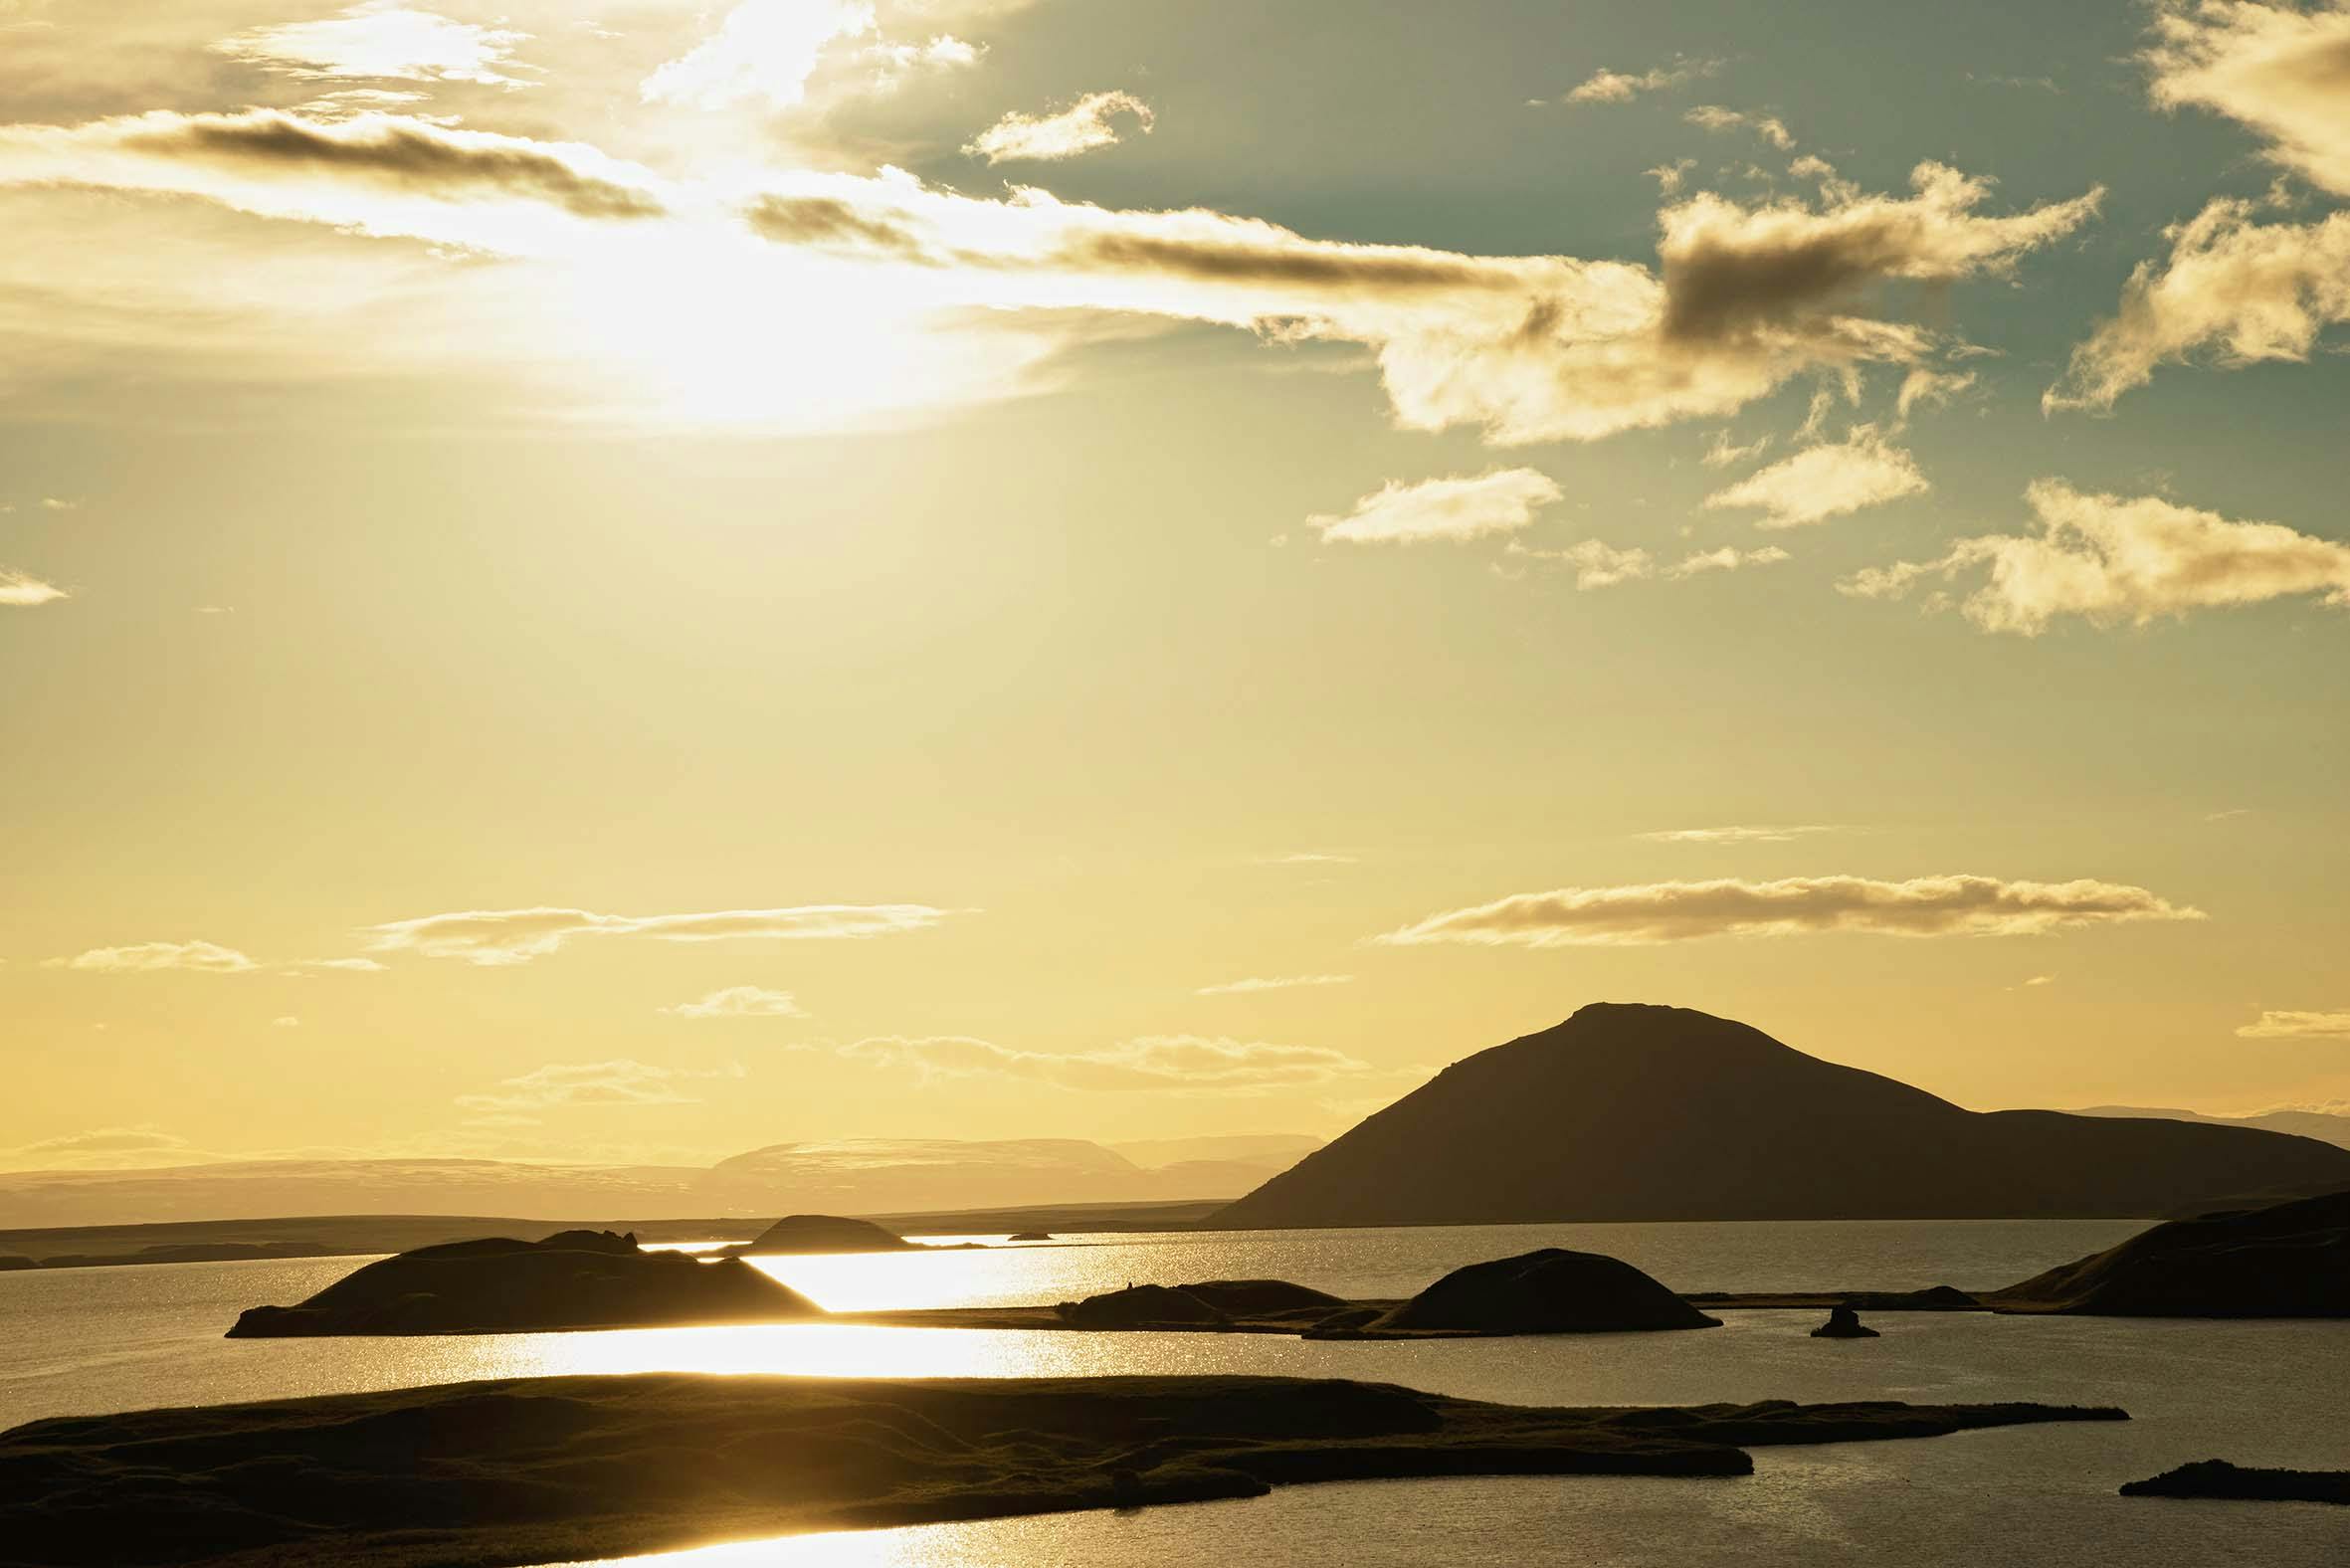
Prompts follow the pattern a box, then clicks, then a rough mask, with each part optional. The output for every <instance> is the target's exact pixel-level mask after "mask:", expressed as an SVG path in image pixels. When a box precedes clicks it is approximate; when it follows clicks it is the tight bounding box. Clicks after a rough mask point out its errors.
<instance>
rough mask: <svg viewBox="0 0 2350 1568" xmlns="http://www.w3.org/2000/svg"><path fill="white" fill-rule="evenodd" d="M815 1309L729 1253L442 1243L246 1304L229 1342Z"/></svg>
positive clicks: (780, 1315) (759, 1317) (585, 1235)
mask: <svg viewBox="0 0 2350 1568" xmlns="http://www.w3.org/2000/svg"><path fill="white" fill-rule="evenodd" d="M824 1315H825V1313H824V1309H823V1308H822V1307H820V1306H818V1305H817V1304H816V1303H815V1302H813V1301H811V1300H809V1299H808V1298H807V1297H806V1296H804V1295H802V1294H800V1292H798V1291H797V1290H794V1289H792V1288H791V1287H790V1286H789V1285H786V1284H783V1283H781V1282H780V1281H778V1280H776V1279H773V1278H770V1277H769V1276H768V1275H767V1274H762V1273H760V1272H759V1271H758V1270H756V1269H754V1268H752V1267H751V1266H750V1265H749V1264H746V1263H743V1262H742V1261H741V1260H739V1259H731V1258H729V1259H721V1260H719V1261H717V1262H715V1263H704V1262H702V1261H700V1260H698V1259H696V1258H694V1257H692V1256H691V1255H689V1254H685V1253H664V1252H646V1251H644V1250H643V1249H642V1248H640V1247H639V1246H638V1245H637V1239H636V1238H635V1237H634V1236H632V1235H624V1234H618V1233H615V1232H612V1231H558V1232H557V1233H555V1234H554V1235H553V1236H550V1237H547V1238H546V1239H545V1240H543V1241H537V1242H524V1241H513V1240H509V1239H506V1238H502V1237H492V1238H487V1239H484V1240H481V1241H472V1242H451V1243H449V1244H447V1245H445V1246H440V1247H423V1248H419V1249H417V1250H416V1251H415V1252H409V1253H401V1254H400V1255H399V1256H397V1257H394V1258H385V1259H382V1260H379V1261H378V1262H375V1263H372V1264H369V1265H367V1266H366V1267H365V1268H363V1269H359V1270H357V1271H355V1272H354V1273H352V1274H346V1275H344V1276H343V1277H342V1278H340V1279H338V1280H336V1281H335V1282H334V1283H332V1284H330V1285H328V1286H327V1287H326V1288H325V1289H323V1290H320V1291H319V1292H318V1293H317V1294H315V1295H313V1296H311V1297H310V1298H309V1299H308V1300H306V1301H303V1302H301V1303H300V1304H299V1305H296V1306H256V1307H252V1308H249V1309H248V1310H247V1311H245V1312H244V1313H243V1314H242V1315H241V1316H239V1317H238V1319H237V1322H236V1325H235V1326H234V1327H232V1328H231V1329H230V1330H229V1333H228V1337H229V1338H231V1339H280V1338H294V1337H309V1336H316V1335H335V1334H527V1333H545V1332H552V1331H558V1330H568V1329H586V1328H656V1327H663V1328H666V1327H677V1326H680V1325H684V1324H689V1323H752V1322H780V1321H787V1320H791V1319H798V1318H810V1317H822V1316H824Z"/></svg>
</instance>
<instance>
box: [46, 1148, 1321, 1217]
mask: <svg viewBox="0 0 2350 1568" xmlns="http://www.w3.org/2000/svg"><path fill="white" fill-rule="evenodd" d="M1319 1146H1320V1140H1319V1139H1317V1138H1310V1137H1305V1136H1302V1135H1292V1134H1252V1135H1243V1136H1235V1137H1229V1138H1215V1137H1210V1138H1178V1139H1166V1140H1159V1141H1156V1142H1151V1143H1137V1144H1129V1145H1121V1146H1119V1148H1106V1147H1104V1146H1102V1145H1101V1144H1098V1143H1088V1142H1084V1141H1082V1140H1080V1139H1075V1138H1031V1139H1016V1140H1008V1141H997V1142H985V1141H972V1140H962V1139H951V1138H850V1139H842V1140H838V1141H834V1142H827V1143H778V1144H774V1145H771V1146H769V1147H767V1148H762V1149H754V1150H752V1151H750V1152H749V1153H747V1154H738V1155H735V1156H734V1157H732V1158H731V1159H725V1160H720V1161H719V1162H718V1163H717V1164H715V1165H713V1166H709V1167H706V1168H704V1167H701V1166H694V1165H623V1166H574V1165H547V1164H523V1163H518V1162H512V1161H500V1160H249V1161H238V1162H229V1163H216V1164H207V1165H184V1166H173V1167H168V1168H162V1169H148V1170H65V1171H21V1172H15V1173H8V1174H0V1229H17V1228H31V1227H37V1226H82V1225H127V1224H148V1223H156V1222H163V1221H172V1220H200V1219H201V1220H239V1219H260V1218H265V1217H274V1216H279V1215H301V1214H417V1215H431V1214H522V1215H530V1216H532V1217H534V1218H537V1219H545V1220H555V1221H564V1220H596V1221H599V1222H604V1221H611V1220H616V1219H645V1220H658V1219H669V1218H684V1217H688V1216H691V1217H710V1216H718V1215H727V1214H738V1215H749V1216H764V1217H766V1218H773V1217H774V1216H775V1215H778V1214H788V1213H795V1212H817V1213H834V1214H839V1213H848V1214H904V1213H912V1212H916V1211H920V1210H926V1209H985V1208H1009V1207H1015V1206H1021V1205H1043V1204H1063V1203H1119V1202H1137V1203H1141V1202H1173V1201H1177V1200H1181V1199H1187V1198H1209V1199H1213V1198H1229V1197H1233V1196H1236V1195H1238V1194H1240V1193H1244V1192H1247V1191H1249V1190H1250V1189H1251V1188H1252V1187H1255V1186H1257V1185H1258V1184H1259V1183H1261V1182H1263V1181H1264V1180H1265V1179H1266V1178H1267V1177H1269V1176H1272V1175H1274V1174H1276V1173H1278V1172H1279V1171H1281V1170H1283V1169H1285V1168H1286V1167H1287V1166H1288V1165H1289V1164H1290V1163H1291V1162H1292V1161H1294V1160H1296V1159H1297V1158H1299V1157H1300V1156H1301V1155H1304V1154H1306V1153H1309V1152H1311V1151H1312V1150H1313V1149H1315V1148H1317V1147H1319ZM1121 1149H1123V1150H1124V1151H1125V1152H1120V1150H1121Z"/></svg>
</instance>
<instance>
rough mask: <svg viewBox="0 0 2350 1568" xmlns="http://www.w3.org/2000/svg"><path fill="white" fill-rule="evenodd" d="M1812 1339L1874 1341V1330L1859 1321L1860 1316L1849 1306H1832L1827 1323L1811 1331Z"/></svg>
mask: <svg viewBox="0 0 2350 1568" xmlns="http://www.w3.org/2000/svg"><path fill="white" fill-rule="evenodd" d="M1812 1337H1813V1338H1814V1339H1874V1338H1876V1337H1877V1333H1876V1330H1875V1329H1873V1328H1870V1327H1869V1326H1868V1325H1867V1324H1866V1323H1863V1322H1861V1321H1860V1313H1858V1312H1856V1311H1854V1310H1853V1309H1852V1307H1851V1306H1850V1305H1845V1306H1832V1307H1830V1308H1829V1309H1828V1321H1827V1322H1825V1323H1822V1324H1821V1325H1820V1326H1819V1327H1818V1328H1815V1329H1813V1330H1812Z"/></svg>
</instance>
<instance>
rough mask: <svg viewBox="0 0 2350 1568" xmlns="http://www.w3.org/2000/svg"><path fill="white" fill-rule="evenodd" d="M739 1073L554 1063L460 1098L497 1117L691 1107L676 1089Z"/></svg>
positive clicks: (628, 1063) (692, 1097) (695, 1099)
mask: <svg viewBox="0 0 2350 1568" xmlns="http://www.w3.org/2000/svg"><path fill="white" fill-rule="evenodd" d="M742 1076H743V1075H742V1070H741V1069H740V1068H729V1069H721V1070H718V1071H715V1072H708V1073H695V1072H685V1071H681V1070H679V1069H676V1068H660V1067H653V1066H651V1065H649V1064H647V1063H643V1062H637V1061H632V1060H629V1059H627V1058H622V1059H619V1060H616V1061H612V1062H553V1063H549V1064H548V1065H547V1066H545V1067H543V1068H538V1069H535V1070H534V1071H532V1072H529V1073H524V1074H521V1075H520V1076H518V1077H515V1078H501V1079H499V1080H498V1083H497V1085H496V1087H495V1088H494V1089H492V1090H490V1091H487V1092H483V1093H479V1094H460V1095H459V1096H458V1097H457V1103H458V1104H459V1105H462V1106H464V1107H465V1108H466V1109H468V1110H482V1111H491V1112H497V1113H505V1112H516V1111H530V1110H549V1109H554V1108H556V1107H559V1106H570V1105H691V1104H697V1103H699V1101H700V1096H699V1095H697V1094H688V1093H685V1092H684V1090H683V1088H682V1087H681V1085H683V1084H685V1083H689V1082H692V1081H694V1080H696V1079H705V1078H740V1077H742Z"/></svg>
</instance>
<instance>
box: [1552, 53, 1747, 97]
mask: <svg viewBox="0 0 2350 1568" xmlns="http://www.w3.org/2000/svg"><path fill="white" fill-rule="evenodd" d="M1721 64H1722V63H1721V62H1720V61H1718V60H1681V61H1675V62H1674V63H1673V64H1671V65H1669V66H1652V67H1650V68H1649V69H1648V70H1646V71H1643V72H1639V73H1628V72H1623V71H1610V70H1608V69H1607V68H1605V67H1602V68H1601V69H1600V70H1598V71H1595V72H1593V73H1592V74H1591V75H1590V76H1588V77H1585V78H1584V79H1583V80H1582V81H1581V82H1580V83H1577V84H1576V85H1575V86H1574V87H1573V88H1571V89H1569V90H1568V92H1567V95H1566V101H1567V102H1569V103H1629V102H1631V101H1632V100H1633V99H1634V98H1639V97H1640V96H1641V95H1642V94H1643V93H1655V92H1658V91H1660V90H1662V89H1665V88H1677V87H1679V86H1680V85H1681V84H1683V83H1685V82H1690V81H1693V80H1695V79H1696V78H1698V77H1710V76H1712V75H1713V74H1714V73H1715V72H1717V71H1719V70H1721Z"/></svg>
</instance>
